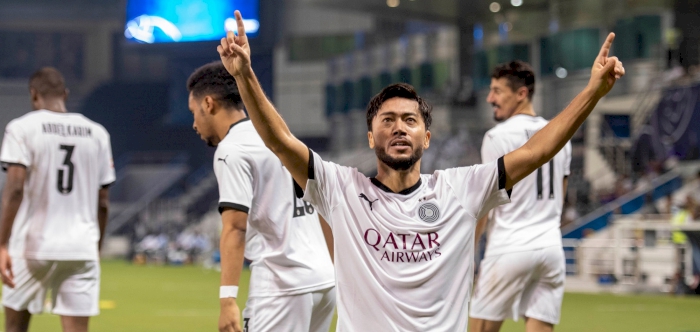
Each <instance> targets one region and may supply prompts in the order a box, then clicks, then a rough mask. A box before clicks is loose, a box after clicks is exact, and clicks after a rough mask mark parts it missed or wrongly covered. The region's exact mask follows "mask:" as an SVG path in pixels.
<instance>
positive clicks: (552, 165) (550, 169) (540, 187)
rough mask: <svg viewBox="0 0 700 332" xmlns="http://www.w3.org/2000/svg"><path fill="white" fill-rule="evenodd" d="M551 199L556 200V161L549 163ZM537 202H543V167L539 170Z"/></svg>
mask: <svg viewBox="0 0 700 332" xmlns="http://www.w3.org/2000/svg"><path fill="white" fill-rule="evenodd" d="M549 199H554V160H550V161H549ZM537 200H542V167H540V168H538V169H537Z"/></svg>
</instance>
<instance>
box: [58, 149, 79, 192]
mask: <svg viewBox="0 0 700 332" xmlns="http://www.w3.org/2000/svg"><path fill="white" fill-rule="evenodd" d="M59 149H61V150H64V151H66V156H65V158H64V159H63V166H65V167H60V168H59V169H58V181H57V183H56V189H58V192H59V193H61V194H64V195H68V194H70V192H71V191H73V171H74V170H75V167H74V166H73V162H72V161H71V157H73V149H75V145H63V144H61V145H60V147H59ZM66 170H68V179H65V177H66V174H65V173H66Z"/></svg>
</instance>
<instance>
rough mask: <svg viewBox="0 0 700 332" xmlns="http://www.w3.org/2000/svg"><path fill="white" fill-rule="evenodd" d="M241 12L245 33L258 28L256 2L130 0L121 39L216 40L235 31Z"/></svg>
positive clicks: (144, 40)
mask: <svg viewBox="0 0 700 332" xmlns="http://www.w3.org/2000/svg"><path fill="white" fill-rule="evenodd" d="M235 10H240V11H241V15H243V18H244V24H245V27H246V32H247V35H248V36H249V37H255V36H256V35H257V33H258V29H259V28H260V18H259V17H260V16H259V0H129V1H128V2H127V7H126V26H125V29H124V36H126V38H127V39H129V40H131V41H135V42H139V43H148V44H152V43H172V42H189V41H205V40H217V39H220V38H222V37H223V36H224V35H225V34H226V31H227V30H233V31H235V30H236V20H235V18H234V17H233V12H234V11H235Z"/></svg>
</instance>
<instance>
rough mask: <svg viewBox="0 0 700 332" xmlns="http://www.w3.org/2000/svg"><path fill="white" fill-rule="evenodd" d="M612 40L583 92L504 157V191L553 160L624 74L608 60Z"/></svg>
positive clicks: (617, 63)
mask: <svg viewBox="0 0 700 332" xmlns="http://www.w3.org/2000/svg"><path fill="white" fill-rule="evenodd" d="M613 39H615V34H613V33H610V34H609V35H608V38H607V39H606V40H605V43H604V44H603V47H602V48H601V49H600V53H599V54H598V57H597V58H596V59H595V62H594V63H593V68H592V69H591V78H590V80H589V82H588V85H587V86H586V88H585V89H584V90H583V91H582V92H581V93H579V94H578V96H576V98H574V100H573V101H571V104H569V106H567V107H566V108H565V109H564V110H563V111H562V112H561V113H559V115H557V116H556V117H555V118H554V119H552V121H550V122H549V124H547V125H546V126H545V127H544V128H542V129H541V130H540V131H539V132H537V134H535V135H534V136H532V138H530V140H529V141H527V143H525V145H523V146H522V147H521V148H519V149H517V150H515V151H513V152H511V153H509V154H507V155H505V157H504V158H503V162H504V165H505V168H506V189H511V188H513V186H514V185H515V184H516V183H518V181H520V180H522V179H523V178H524V177H525V176H527V175H528V174H530V173H532V172H533V171H534V170H536V169H537V168H539V167H540V166H542V165H543V164H544V163H546V162H548V161H549V160H551V159H552V158H554V156H555V155H556V154H557V152H559V150H561V149H562V148H563V147H564V145H565V144H566V142H568V141H569V140H570V139H571V137H572V136H573V135H574V133H575V132H576V130H578V128H579V127H580V126H581V124H583V121H584V120H586V118H587V117H588V115H589V114H591V111H593V108H594V107H595V105H596V104H597V103H598V100H600V98H602V97H603V96H605V95H606V94H607V93H608V92H609V91H610V90H611V89H612V87H613V86H614V85H615V82H616V81H617V80H618V79H619V78H620V77H622V76H623V75H624V74H625V69H624V67H623V66H622V62H620V61H619V60H618V59H617V57H608V54H609V53H610V46H611V45H612V42H613Z"/></svg>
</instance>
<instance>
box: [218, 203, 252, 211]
mask: <svg viewBox="0 0 700 332" xmlns="http://www.w3.org/2000/svg"><path fill="white" fill-rule="evenodd" d="M226 208H230V209H234V210H238V211H241V212H245V213H248V211H249V210H250V209H249V208H248V207H247V206H245V205H241V204H236V203H230V202H221V203H219V213H223V212H224V209H226Z"/></svg>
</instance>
